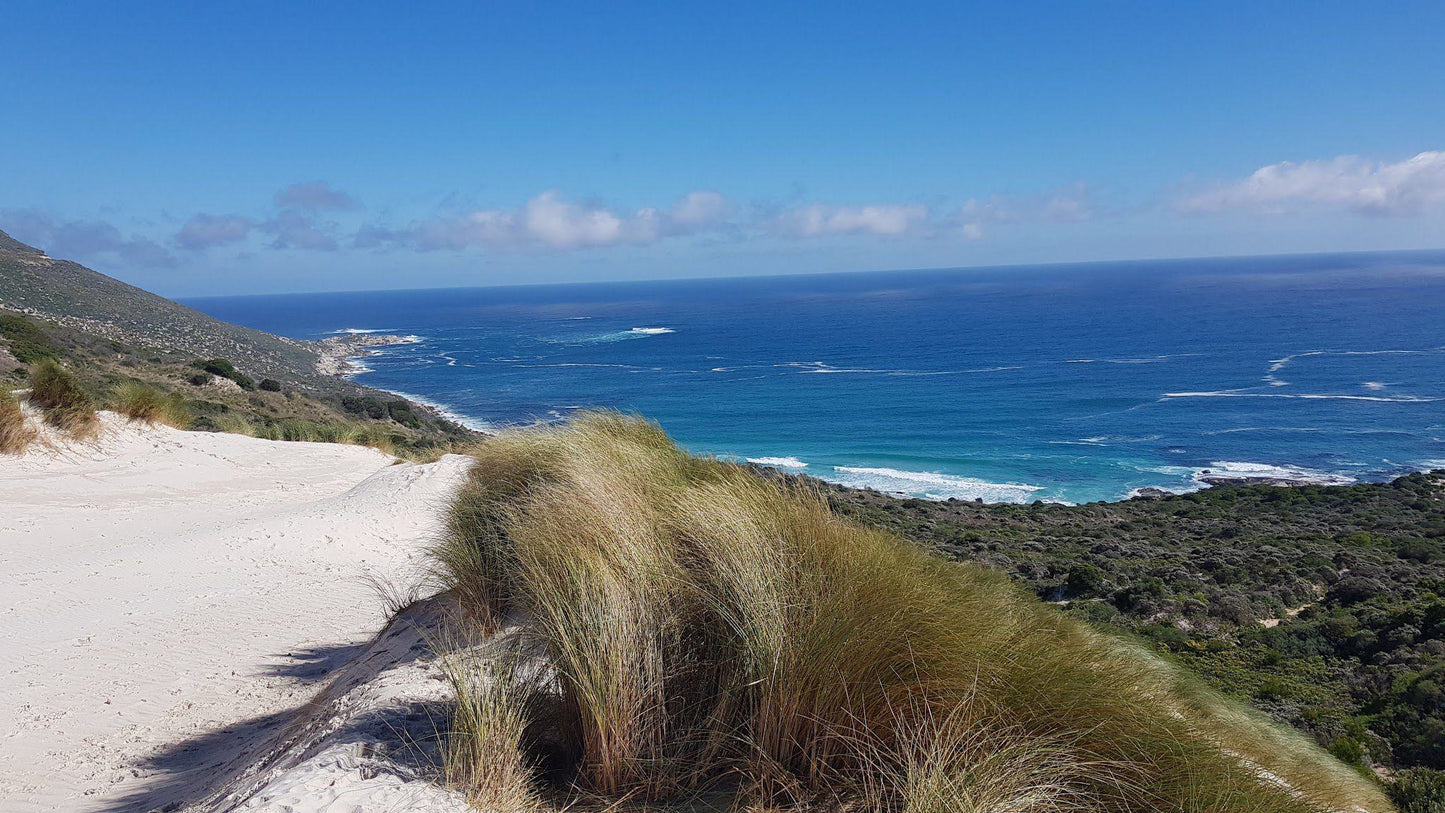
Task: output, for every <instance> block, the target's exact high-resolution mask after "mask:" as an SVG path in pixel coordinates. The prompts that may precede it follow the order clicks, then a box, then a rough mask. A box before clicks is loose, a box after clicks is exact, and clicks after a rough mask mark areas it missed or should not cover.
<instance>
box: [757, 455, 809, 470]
mask: <svg viewBox="0 0 1445 813" xmlns="http://www.w3.org/2000/svg"><path fill="white" fill-rule="evenodd" d="M748 462H749V463H756V464H758V465H759V466H772V467H774V468H779V469H806V468H807V467H808V464H807V463H804V462H803V461H801V460H799V459H798V458H796V457H749V458H748Z"/></svg>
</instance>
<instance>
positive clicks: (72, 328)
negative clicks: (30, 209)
mask: <svg viewBox="0 0 1445 813" xmlns="http://www.w3.org/2000/svg"><path fill="white" fill-rule="evenodd" d="M378 341H385V339H384V338H383V339H378V337H375V336H366V337H356V338H337V339H333V340H328V341H326V342H303V341H296V340H292V339H286V338H282V337H278V336H273V335H271V334H269V333H264V332H261V331H259V330H252V329H250V328H244V327H239V326H237V325H232V324H227V323H225V322H222V321H219V320H217V319H214V318H212V317H210V316H207V315H205V314H203V313H200V312H199V311H196V310H192V309H191V308H188V307H185V306H184V305H180V304H177V303H175V302H172V301H170V300H168V299H165V298H163V297H159V296H156V295H155V294H152V293H149V292H147V291H143V290H141V289H139V288H136V287H134V286H132V285H127V284H125V283H123V282H120V281H119V280H116V279H112V278H110V277H107V276H105V275H104V274H101V273H98V272H96V271H92V270H91V269H89V268H86V267H85V266H82V265H80V264H78V263H74V262H69V261H66V260H57V259H54V258H52V257H49V256H46V255H45V253H44V252H42V251H40V250H39V249H36V248H32V247H31V246H27V245H25V244H24V243H21V242H19V241H17V240H15V239H13V238H11V237H10V236H9V235H6V234H4V233H3V232H0V383H3V384H5V386H6V388H7V389H16V388H20V387H23V386H24V385H25V384H26V383H27V382H28V380H29V377H30V375H31V374H32V372H33V371H34V370H35V369H36V366H37V365H42V364H44V363H45V362H46V361H48V360H49V361H55V362H58V363H59V364H60V365H62V366H63V367H65V368H67V369H68V370H69V371H70V372H71V374H73V376H74V377H75V378H76V379H77V381H78V384H79V386H80V388H81V389H82V390H84V391H85V393H86V395H87V396H88V397H89V399H90V401H91V402H92V403H93V405H94V406H98V407H106V406H108V407H112V408H117V409H121V411H125V410H124V409H123V408H122V407H121V406H120V404H119V403H118V401H119V399H120V398H121V394H122V393H123V392H131V393H132V394H133V395H134V394H135V393H136V392H137V389H136V388H137V387H139V388H140V389H139V392H140V393H141V394H142V395H146V394H147V393H149V395H146V397H150V398H151V399H152V400H155V399H158V398H168V399H171V400H172V401H174V402H175V403H176V404H177V405H178V406H179V409H177V410H174V411H173V417H172V418H171V419H170V420H169V421H167V422H170V423H172V424H173V425H175V426H177V428H181V429H200V430H210V431H215V430H224V431H230V432H239V433H242V434H251V435H256V436H258V437H269V438H275V439H280V440H320V441H335V440H345V439H349V440H350V441H351V442H359V443H365V444H367V445H374V446H378V447H379V448H383V449H386V450H387V451H392V452H396V453H401V454H405V455H407V456H428V455H432V454H435V453H437V452H438V451H440V450H444V449H447V448H449V447H450V446H452V445H454V444H457V443H465V442H468V441H470V440H473V439H475V438H476V437H477V433H475V432H472V431H471V430H469V429H466V428H464V427H462V426H459V425H457V424H456V423H454V422H452V421H450V420H447V419H445V418H443V417H442V416H441V415H439V414H437V412H436V411H435V410H433V409H431V408H430V407H426V406H423V405H420V404H415V403H412V402H411V401H408V400H406V399H404V398H400V397H398V396H396V395H393V394H391V393H386V392H382V391H379V390H373V389H370V388H368V387H363V386H361V385H359V384H356V383H355V382H353V381H350V380H348V379H346V378H343V377H341V376H340V375H337V374H335V373H336V372H338V371H339V370H340V369H341V368H342V367H344V364H342V363H341V362H342V361H343V360H344V359H345V357H346V356H347V355H350V354H355V353H361V352H363V347H364V346H365V345H367V344H371V343H377V342H378ZM177 415H178V416H180V417H174V416H177Z"/></svg>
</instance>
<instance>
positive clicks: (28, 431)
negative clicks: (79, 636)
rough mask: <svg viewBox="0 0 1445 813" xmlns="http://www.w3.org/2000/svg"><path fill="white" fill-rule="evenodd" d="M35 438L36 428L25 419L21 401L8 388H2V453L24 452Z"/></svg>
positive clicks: (0, 408)
mask: <svg viewBox="0 0 1445 813" xmlns="http://www.w3.org/2000/svg"><path fill="white" fill-rule="evenodd" d="M34 440H35V428H34V427H32V426H30V425H29V424H28V423H27V422H26V420H25V412H24V410H22V409H21V408H20V402H18V401H16V400H15V396H14V395H12V394H11V393H10V390H9V389H8V388H0V454H23V453H24V452H25V450H26V449H28V448H30V443H31V442H32V441H34Z"/></svg>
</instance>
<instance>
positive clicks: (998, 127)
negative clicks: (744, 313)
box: [0, 2, 1445, 295]
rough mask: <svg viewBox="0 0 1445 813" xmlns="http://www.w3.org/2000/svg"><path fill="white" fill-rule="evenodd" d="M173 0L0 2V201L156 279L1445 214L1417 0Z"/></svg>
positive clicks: (1178, 235)
mask: <svg viewBox="0 0 1445 813" xmlns="http://www.w3.org/2000/svg"><path fill="white" fill-rule="evenodd" d="M192 5H193V6H194V7H192ZM192 5H183V4H164V5H162V4H155V5H147V4H143V3H137V4H125V5H124V6H123V5H122V4H99V3H97V4H86V3H71V4H64V5H56V4H53V3H44V4H42V3H28V2H19V3H14V2H12V3H8V4H7V6H6V12H5V15H4V17H5V22H4V26H3V28H0V229H4V230H6V231H9V232H10V233H12V234H13V235H14V236H16V237H17V238H19V239H22V240H26V241H27V242H32V243H35V244H37V245H39V246H40V247H42V248H45V249H47V250H48V251H50V252H51V253H52V254H53V255H55V256H65V257H71V258H75V259H78V260H81V261H83V262H85V263H87V264H89V265H91V266H93V267H95V268H97V269H99V270H102V271H105V272H107V273H111V274H113V275H115V276H118V277H120V278H122V279H125V280H127V281H131V282H134V283H136V284H140V285H143V286H145V287H148V288H151V289H153V290H157V291H159V292H161V293H166V294H170V295H196V294H213V293H256V292H272V291H277V292H279V291H299V290H341V289H367V288H396V287H427V286H446V285H487V284H504V283H516V282H547V281H572V280H601V279H637V278H660V277H686V276H724V275H731V274H759V273H800V272H823V271H849V270H867V269H884V268H909V267H952V266H970V265H993V264H1008V263H1034V262H1052V261H1084V260H1104V259H1126V258H1145V257H1169V256H1202V255H1221V254H1251V253H1282V252H1309V251H1340V250H1374V249H1405V248H1439V247H1442V246H1445V153H1442V152H1441V151H1442V150H1445V48H1441V47H1440V40H1441V37H1442V32H1445V5H1442V4H1440V3H1418V4H1417V3H1376V4H1364V3H1338V4H1335V3H1257V2H1256V3H1238V4H1235V3H1208V4H1203V3H1199V4H1196V3H1188V4H1183V3H1181V4H1170V3H1138V4H1133V3H1105V4H1088V5H1085V4H1077V5H1075V4H1051V3H1032V4H1031V3H999V4H980V5H965V4H958V3H947V4H876V5H869V6H864V5H859V4H851V3H836V2H835V3H818V4H790V5H788V6H787V7H785V8H779V7H777V5H776V4H750V3H727V4H722V3H717V4H708V5H691V6H689V5H677V4H673V5H663V4H647V5H624V4H607V3H586V4H583V3H577V4H542V3H536V4H530V3H529V4H523V3H511V4H500V3H497V4H459V5H448V4H425V3H413V4H408V5H406V6H404V7H403V6H401V5H397V6H394V7H392V8H390V9H381V8H379V7H374V6H373V4H332V5H328V4H319V3H318V4H290V3H287V4H274V5H267V4H261V3H253V4H245V5H242V4H225V3H214V4H192ZM303 5H304V6H305V8H296V7H295V6H303Z"/></svg>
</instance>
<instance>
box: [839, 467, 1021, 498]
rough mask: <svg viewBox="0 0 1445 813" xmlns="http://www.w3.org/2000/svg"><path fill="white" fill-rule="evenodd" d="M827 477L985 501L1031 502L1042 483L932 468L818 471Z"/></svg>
mask: <svg viewBox="0 0 1445 813" xmlns="http://www.w3.org/2000/svg"><path fill="white" fill-rule="evenodd" d="M818 476H820V477H822V478H823V479H825V480H831V481H833V482H835V483H839V484H840V485H845V486H851V487H853V488H871V489H873V490H875V491H883V492H887V493H890V494H906V495H908V496H910V497H921V498H923V499H926V500H947V499H949V498H954V499H959V500H977V499H981V500H983V501H984V502H1010V503H1023V502H1028V501H1029V500H1030V499H1031V498H1032V497H1033V495H1034V494H1035V492H1038V491H1042V490H1043V488H1042V486H1031V485H1027V484H1024V483H990V482H988V481H986V480H978V479H975V478H973V477H960V476H958V475H953V474H942V473H940V472H932V471H904V470H901V469H890V468H885V467H870V466H834V467H833V472H832V473H831V474H819V475H818Z"/></svg>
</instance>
